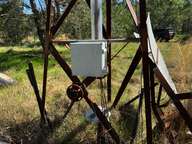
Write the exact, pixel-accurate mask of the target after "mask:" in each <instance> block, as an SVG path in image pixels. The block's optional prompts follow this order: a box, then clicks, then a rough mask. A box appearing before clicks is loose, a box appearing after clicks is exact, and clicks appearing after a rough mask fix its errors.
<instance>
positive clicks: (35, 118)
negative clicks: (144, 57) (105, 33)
mask: <svg viewBox="0 0 192 144" xmlns="http://www.w3.org/2000/svg"><path fill="white" fill-rule="evenodd" d="M158 45H159V47H160V48H161V50H162V53H163V55H164V57H165V61H166V63H167V65H168V69H169V70H170V73H171V75H172V77H173V80H174V81H175V83H176V86H177V88H178V91H182V92H184V91H187V90H192V67H191V64H192V40H190V39H187V40H185V41H179V40H175V41H171V42H169V43H164V42H161V43H158ZM121 47H122V45H121V44H114V45H113V49H112V51H113V54H115V53H116V52H117V51H118V49H119V48H121ZM137 47H138V44H137V43H130V44H129V45H128V46H127V47H126V48H125V49H124V50H123V51H122V52H121V53H120V55H119V56H118V57H116V58H115V59H114V60H113V62H112V67H113V68H112V76H113V79H112V85H113V89H112V94H113V98H114V96H115V95H116V93H117V91H118V88H119V86H120V84H121V81H122V80H123V78H124V76H125V73H126V71H127V69H128V66H129V64H130V62H131V59H132V57H133V56H134V53H135V51H136V49H137ZM57 49H58V50H59V52H60V53H61V54H62V55H63V57H65V59H66V60H67V61H68V62H69V63H70V61H71V60H70V50H69V49H66V48H64V47H61V46H58V47H57ZM30 61H31V62H32V63H33V64H34V68H35V74H36V78H37V80H38V85H39V88H40V91H41V87H42V74H43V57H42V50H41V48H40V47H35V46H34V47H32V48H31V47H27V46H26V47H25V46H21V47H19V46H17V47H11V46H10V47H8V46H7V47H0V72H3V73H5V74H7V75H9V76H11V77H12V78H14V79H15V80H16V81H17V83H16V84H14V85H12V86H7V87H0V109H1V111H0V137H1V136H2V137H4V138H6V139H9V140H12V141H14V142H15V143H29V144H30V143H42V144H43V143H50V144H52V143H59V144H60V143H61V144H76V143H95V139H96V129H97V126H96V125H94V124H91V123H89V122H87V121H86V119H85V117H84V113H85V111H86V110H87V109H88V105H87V104H86V103H85V101H84V100H81V101H80V102H78V103H76V104H75V106H74V107H73V108H72V111H71V112H70V113H69V115H68V117H67V118H66V119H65V121H64V122H63V123H61V124H59V125H58V126H57V127H55V129H54V130H48V129H46V128H45V129H40V128H39V117H40V116H39V111H38V107H37V102H36V98H35V95H34V93H33V90H32V88H31V85H30V83H29V80H28V78H27V75H26V72H25V71H26V69H27V64H28V62H30ZM140 69H141V66H139V67H138V68H137V70H136V72H135V74H134V77H133V78H132V80H131V82H130V85H129V86H128V88H127V89H126V91H125V93H124V96H123V97H122V99H121V102H120V104H119V107H118V108H117V109H116V110H113V111H112V116H111V118H110V121H111V123H112V125H113V126H114V127H115V129H116V130H117V132H118V133H119V135H120V136H121V137H122V138H124V139H126V140H129V138H130V131H131V126H132V125H133V123H134V120H135V115H134V114H135V113H136V106H137V103H136V104H134V105H131V106H130V107H129V108H128V109H127V111H126V113H123V112H121V111H119V109H121V107H122V105H123V104H124V103H125V102H126V101H128V100H129V99H131V97H133V96H135V95H137V94H138V93H139V90H140V84H141V81H140V75H141V72H140ZM70 84H71V82H70V81H69V79H68V78H67V77H66V75H65V74H64V72H63V71H62V69H61V68H60V67H59V65H58V64H57V63H56V61H55V60H54V58H53V57H52V56H50V57H49V70H48V86H47V99H46V108H47V111H48V115H49V116H50V118H51V119H52V120H54V119H57V118H59V117H61V116H62V115H63V113H64V111H65V110H66V108H67V106H68V105H69V103H70V101H69V99H68V98H67V96H66V88H67V87H68V86H69V85H70ZM88 90H89V97H90V98H91V99H92V100H93V101H96V102H97V103H98V104H99V103H100V91H99V82H97V81H96V82H94V84H92V85H91V86H90V87H89V88H88ZM165 99H167V98H165ZM109 105H110V104H109ZM143 113H144V111H143ZM143 121H144V120H143ZM142 129H144V126H142V125H141V126H140V132H139V134H138V136H142V134H143V133H142ZM143 139H144V137H143ZM139 140H140V139H139V138H138V142H137V143H140V141H139Z"/></svg>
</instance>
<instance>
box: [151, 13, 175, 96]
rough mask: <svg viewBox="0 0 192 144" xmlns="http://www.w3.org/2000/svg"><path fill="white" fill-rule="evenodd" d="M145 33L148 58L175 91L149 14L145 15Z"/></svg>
mask: <svg viewBox="0 0 192 144" xmlns="http://www.w3.org/2000/svg"><path fill="white" fill-rule="evenodd" d="M147 33H148V51H149V57H150V59H151V60H152V61H153V62H154V63H155V64H156V66H157V68H158V69H159V71H160V72H161V74H162V75H163V76H164V78H165V79H166V81H167V83H168V84H169V85H170V87H171V88H172V90H173V91H174V92H175V93H177V89H176V87H175V84H174V83H173V80H172V78H171V76H170V74H169V71H168V69H167V66H166V64H165V61H164V59H163V56H162V54H161V51H160V49H159V48H158V47H157V43H156V40H155V37H154V34H153V30H152V26H151V20H150V16H149V14H148V17H147Z"/></svg>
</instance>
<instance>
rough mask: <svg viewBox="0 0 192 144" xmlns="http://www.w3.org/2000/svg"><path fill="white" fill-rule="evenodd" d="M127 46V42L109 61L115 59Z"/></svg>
mask: <svg viewBox="0 0 192 144" xmlns="http://www.w3.org/2000/svg"><path fill="white" fill-rule="evenodd" d="M128 44H129V42H127V43H126V44H125V45H123V46H122V47H121V48H120V49H119V50H118V51H117V52H116V54H114V55H113V56H112V57H111V60H113V59H114V58H115V57H117V56H118V54H119V53H120V52H121V51H122V50H123V49H124V48H126V46H127V45H128Z"/></svg>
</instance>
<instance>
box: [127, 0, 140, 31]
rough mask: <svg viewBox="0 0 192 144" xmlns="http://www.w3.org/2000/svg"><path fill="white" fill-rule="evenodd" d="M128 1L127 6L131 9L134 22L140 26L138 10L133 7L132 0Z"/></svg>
mask: <svg viewBox="0 0 192 144" xmlns="http://www.w3.org/2000/svg"><path fill="white" fill-rule="evenodd" d="M126 3H127V6H128V9H129V11H130V13H131V16H132V19H133V21H134V23H135V26H136V27H138V26H139V21H138V18H137V15H136V12H135V10H134V8H133V5H132V3H131V1H130V0H126Z"/></svg>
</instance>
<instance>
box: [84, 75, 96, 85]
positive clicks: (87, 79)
mask: <svg viewBox="0 0 192 144" xmlns="http://www.w3.org/2000/svg"><path fill="white" fill-rule="evenodd" d="M95 80H96V77H86V78H85V79H84V80H83V82H82V83H83V84H84V85H85V86H86V87H88V86H89V85H90V84H91V83H92V82H94V81H95Z"/></svg>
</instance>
